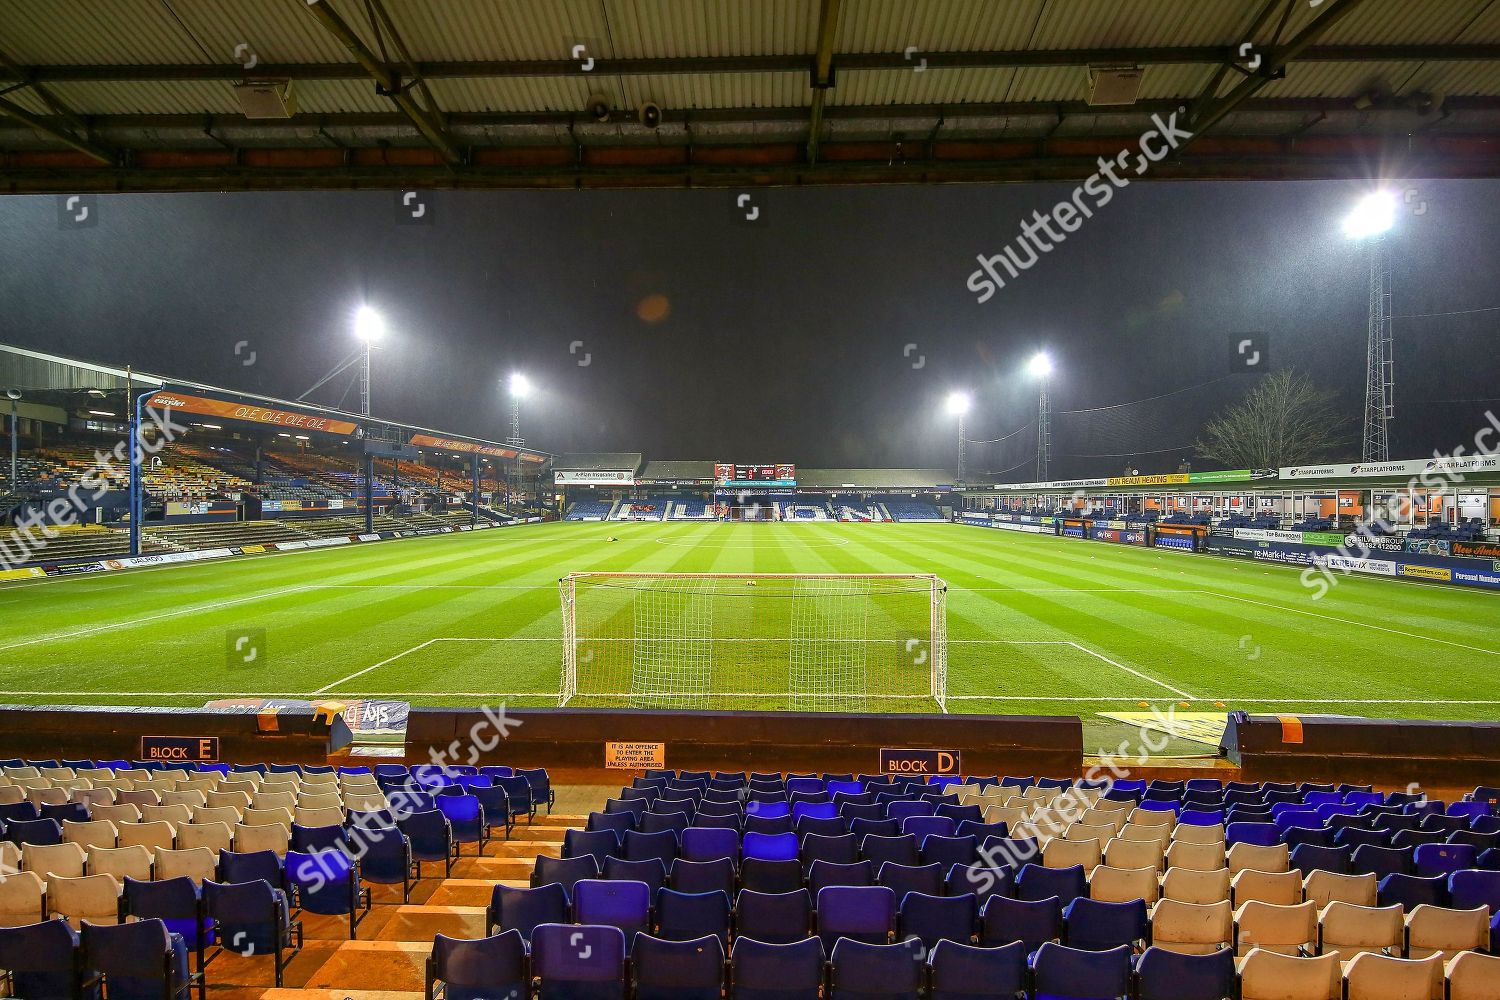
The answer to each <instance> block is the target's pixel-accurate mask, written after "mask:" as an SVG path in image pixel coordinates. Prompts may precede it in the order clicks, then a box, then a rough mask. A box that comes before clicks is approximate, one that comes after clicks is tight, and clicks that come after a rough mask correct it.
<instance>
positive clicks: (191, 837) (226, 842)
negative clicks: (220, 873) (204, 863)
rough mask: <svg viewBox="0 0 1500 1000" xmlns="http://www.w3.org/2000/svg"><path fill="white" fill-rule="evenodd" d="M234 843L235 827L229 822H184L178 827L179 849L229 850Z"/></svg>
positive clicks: (217, 851) (216, 852)
mask: <svg viewBox="0 0 1500 1000" xmlns="http://www.w3.org/2000/svg"><path fill="white" fill-rule="evenodd" d="M233 844H234V829H233V828H232V827H231V826H230V825H229V824H228V823H184V824H183V825H182V826H179V827H178V828H177V850H179V851H191V850H195V849H197V848H205V849H207V850H210V851H212V852H213V854H214V857H216V858H217V857H218V856H219V851H221V850H223V851H227V850H230V849H231V848H232V847H233Z"/></svg>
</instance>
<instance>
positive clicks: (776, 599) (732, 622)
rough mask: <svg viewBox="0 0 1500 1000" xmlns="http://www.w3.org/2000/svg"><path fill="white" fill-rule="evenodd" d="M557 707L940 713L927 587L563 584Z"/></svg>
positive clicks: (621, 578)
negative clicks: (570, 705)
mask: <svg viewBox="0 0 1500 1000" xmlns="http://www.w3.org/2000/svg"><path fill="white" fill-rule="evenodd" d="M559 587H560V590H561V598H562V619H563V665H562V688H561V692H560V695H559V699H558V703H559V704H560V705H568V704H570V703H571V704H575V705H583V706H585V707H620V706H628V707H631V708H646V709H725V710H734V709H738V710H765V711H794V712H923V711H932V710H934V709H936V710H938V711H941V712H946V711H947V710H948V707H947V688H948V637H947V595H948V585H947V584H946V583H945V582H943V580H941V579H939V578H938V577H936V576H933V575H931V574H916V573H902V574H897V573H883V574H817V573H573V574H569V575H568V576H566V577H564V578H563V579H562V580H560V581H559Z"/></svg>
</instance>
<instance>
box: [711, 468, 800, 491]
mask: <svg viewBox="0 0 1500 1000" xmlns="http://www.w3.org/2000/svg"><path fill="white" fill-rule="evenodd" d="M714 484H715V485H716V486H718V487H720V488H721V489H730V490H733V489H756V488H757V487H767V486H796V485H797V467H796V466H795V465H740V464H734V463H730V462H715V463H714Z"/></svg>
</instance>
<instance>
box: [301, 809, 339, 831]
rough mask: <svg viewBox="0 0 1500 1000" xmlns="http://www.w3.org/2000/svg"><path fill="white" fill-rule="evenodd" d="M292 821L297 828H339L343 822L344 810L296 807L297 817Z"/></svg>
mask: <svg viewBox="0 0 1500 1000" xmlns="http://www.w3.org/2000/svg"><path fill="white" fill-rule="evenodd" d="M293 819H294V821H295V822H296V824H297V825H298V826H341V825H342V824H343V822H344V809H343V807H342V806H325V807H323V808H321V809H305V808H303V807H301V806H298V807H297V815H296V816H295V817H293Z"/></svg>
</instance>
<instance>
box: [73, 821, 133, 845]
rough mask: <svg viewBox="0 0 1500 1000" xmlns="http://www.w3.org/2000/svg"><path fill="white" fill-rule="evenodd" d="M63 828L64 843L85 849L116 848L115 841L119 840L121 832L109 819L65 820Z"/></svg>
mask: <svg viewBox="0 0 1500 1000" xmlns="http://www.w3.org/2000/svg"><path fill="white" fill-rule="evenodd" d="M62 828H63V840H64V841H66V842H67V843H69V844H77V845H78V846H79V847H82V848H85V849H87V848H90V847H114V846H115V841H117V840H118V839H119V832H118V831H117V830H116V829H115V825H114V824H113V823H111V822H110V821H109V820H107V819H93V820H88V821H87V822H79V821H78V820H74V819H65V820H63V823H62Z"/></svg>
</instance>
